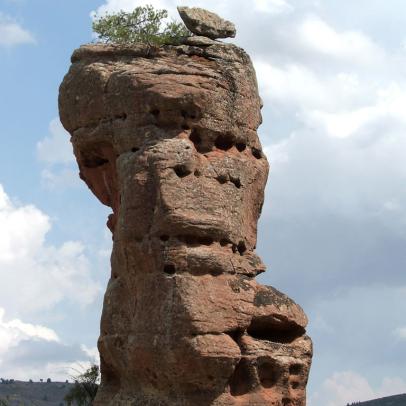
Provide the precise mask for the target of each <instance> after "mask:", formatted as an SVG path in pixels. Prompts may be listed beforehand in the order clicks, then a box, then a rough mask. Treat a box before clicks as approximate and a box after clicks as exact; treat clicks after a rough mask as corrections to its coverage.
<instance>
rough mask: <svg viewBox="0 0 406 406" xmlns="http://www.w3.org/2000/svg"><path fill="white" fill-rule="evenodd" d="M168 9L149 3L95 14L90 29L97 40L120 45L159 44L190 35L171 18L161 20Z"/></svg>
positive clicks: (174, 41)
mask: <svg viewBox="0 0 406 406" xmlns="http://www.w3.org/2000/svg"><path fill="white" fill-rule="evenodd" d="M167 17H168V12H167V11H166V10H163V9H162V10H159V9H155V8H154V7H152V6H151V5H147V6H144V7H136V8H135V9H134V10H133V11H132V12H129V13H126V12H124V11H120V12H118V13H114V14H109V13H106V14H105V15H104V16H96V18H95V20H94V21H93V26H92V28H93V31H94V32H95V33H96V34H97V35H98V38H99V40H100V41H101V42H104V43H114V44H121V45H131V44H135V43H144V44H148V45H151V46H152V45H155V46H160V45H164V44H178V43H180V41H181V39H182V38H184V37H187V36H189V35H190V32H189V31H188V29H187V28H186V27H185V26H184V25H183V24H182V23H177V22H175V21H170V22H165V21H164V20H165V19H167Z"/></svg>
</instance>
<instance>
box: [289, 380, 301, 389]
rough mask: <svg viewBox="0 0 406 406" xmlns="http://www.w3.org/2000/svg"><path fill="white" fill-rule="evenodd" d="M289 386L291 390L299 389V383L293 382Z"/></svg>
mask: <svg viewBox="0 0 406 406" xmlns="http://www.w3.org/2000/svg"><path fill="white" fill-rule="evenodd" d="M290 386H291V387H292V389H297V388H299V386H300V383H299V382H296V381H295V382H292V383H291V384H290Z"/></svg>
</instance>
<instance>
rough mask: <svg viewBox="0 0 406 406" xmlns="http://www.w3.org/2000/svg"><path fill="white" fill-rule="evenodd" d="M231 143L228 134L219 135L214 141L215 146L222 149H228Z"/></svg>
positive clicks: (231, 140)
mask: <svg viewBox="0 0 406 406" xmlns="http://www.w3.org/2000/svg"><path fill="white" fill-rule="evenodd" d="M233 144H234V142H233V139H232V137H230V136H229V135H219V136H218V137H217V138H216V141H215V143H214V145H215V147H216V148H218V149H221V150H223V151H227V150H229V149H230V148H231V147H232V146H233Z"/></svg>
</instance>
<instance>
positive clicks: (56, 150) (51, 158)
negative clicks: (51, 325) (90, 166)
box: [37, 118, 75, 164]
mask: <svg viewBox="0 0 406 406" xmlns="http://www.w3.org/2000/svg"><path fill="white" fill-rule="evenodd" d="M49 132H50V135H49V136H47V137H45V138H44V139H42V140H41V141H38V143H37V155H38V159H39V160H40V161H42V162H46V163H49V164H55V163H61V164H67V163H70V162H74V160H75V159H74V155H73V152H72V144H71V143H70V141H69V138H70V135H69V133H68V132H67V131H66V130H65V129H64V128H63V127H62V124H61V122H60V121H59V119H58V118H54V119H53V120H52V121H51V122H50V123H49Z"/></svg>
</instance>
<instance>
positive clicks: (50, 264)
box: [0, 185, 100, 317]
mask: <svg viewBox="0 0 406 406" xmlns="http://www.w3.org/2000/svg"><path fill="white" fill-rule="evenodd" d="M0 224H1V225H2V227H1V230H0V272H1V275H2V283H1V285H0V306H1V307H4V308H6V310H7V312H8V313H9V314H11V315H13V316H14V315H18V316H19V317H20V316H21V315H26V314H30V313H35V312H38V311H40V310H43V309H49V308H51V307H52V306H54V305H55V304H57V303H60V302H61V301H63V300H68V301H72V302H75V303H79V304H81V305H87V304H89V303H91V302H92V301H93V300H94V299H95V297H96V295H97V294H98V293H99V291H100V286H99V284H98V283H96V282H94V281H93V280H92V278H91V275H90V263H89V261H88V259H87V257H86V255H85V253H84V246H83V244H82V243H80V242H74V241H68V242H65V243H63V244H62V245H60V246H54V245H50V244H47V243H46V234H47V233H48V232H49V231H50V229H51V223H50V219H49V217H48V216H46V215H45V214H44V213H43V212H41V211H40V210H39V209H37V208H36V207H34V206H30V205H27V206H23V205H16V204H14V203H13V202H12V201H11V200H10V199H9V197H8V196H7V195H6V193H5V192H4V190H3V188H2V187H1V185H0Z"/></svg>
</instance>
